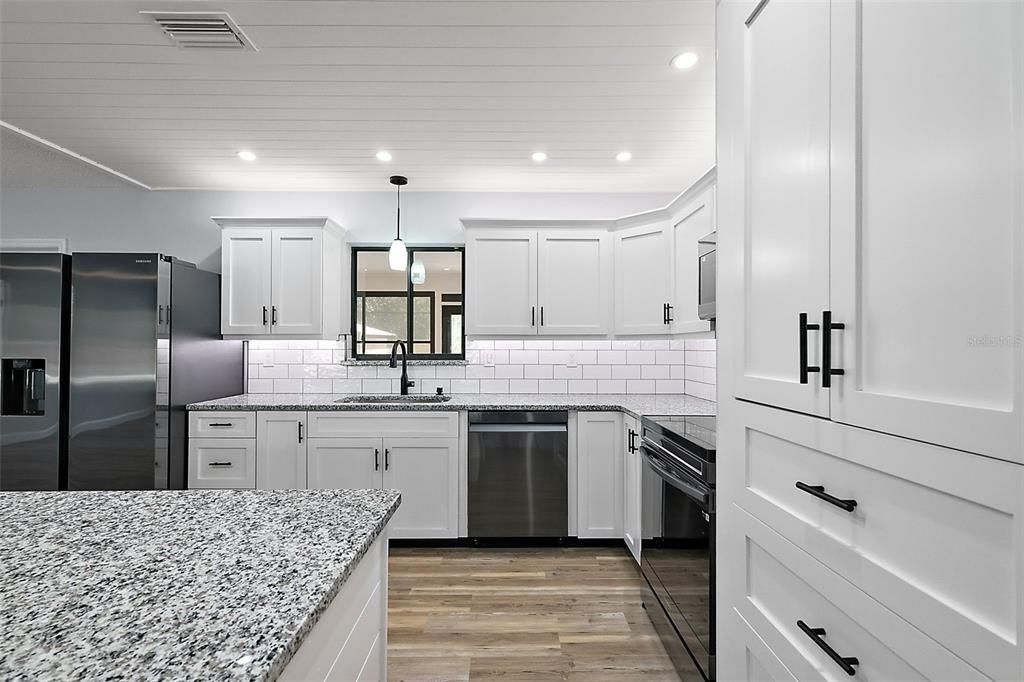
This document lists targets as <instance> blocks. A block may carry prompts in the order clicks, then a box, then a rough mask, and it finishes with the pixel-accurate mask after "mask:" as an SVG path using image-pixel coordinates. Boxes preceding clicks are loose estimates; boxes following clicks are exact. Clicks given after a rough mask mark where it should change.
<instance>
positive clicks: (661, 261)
mask: <svg viewBox="0 0 1024 682" xmlns="http://www.w3.org/2000/svg"><path fill="white" fill-rule="evenodd" d="M613 238H614V240H615V333H616V334H667V333H669V331H670V330H671V325H670V323H669V319H670V312H669V311H670V309H669V307H668V306H670V305H671V304H672V302H671V296H672V241H671V231H670V225H669V223H668V221H659V222H655V223H653V224H649V225H642V226H639V227H631V228H628V229H625V230H622V231H619V232H614V233H613ZM694 244H696V242H694Z"/></svg>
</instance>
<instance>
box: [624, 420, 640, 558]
mask: <svg viewBox="0 0 1024 682" xmlns="http://www.w3.org/2000/svg"><path fill="white" fill-rule="evenodd" d="M622 421H623V424H622V432H623V434H624V441H623V446H622V453H623V463H624V467H623V504H624V511H623V514H622V522H623V523H622V539H623V540H624V541H625V543H626V547H628V548H629V551H630V553H631V554H632V555H633V558H634V559H636V562H637V563H640V542H641V539H640V517H641V509H640V488H641V478H640V476H641V474H642V472H643V469H642V466H641V465H642V461H641V459H640V450H639V447H640V424H639V422H638V421H637V419H636V417H631V416H629V415H624V416H623V417H622ZM634 446H636V448H637V449H636V451H634V450H633V447H634Z"/></svg>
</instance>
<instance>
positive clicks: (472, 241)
mask: <svg viewBox="0 0 1024 682" xmlns="http://www.w3.org/2000/svg"><path fill="white" fill-rule="evenodd" d="M465 295H466V306H467V310H466V332H467V333H468V334H536V333H537V322H538V320H537V233H536V232H530V231H524V230H484V231H483V233H480V234H473V235H472V236H471V237H469V238H468V239H467V240H466V292H465Z"/></svg>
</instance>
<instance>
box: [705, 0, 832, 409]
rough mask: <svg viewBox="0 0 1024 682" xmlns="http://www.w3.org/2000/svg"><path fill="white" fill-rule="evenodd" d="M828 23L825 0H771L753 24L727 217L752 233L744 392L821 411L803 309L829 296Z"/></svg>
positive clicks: (743, 335) (744, 311) (823, 401)
mask: <svg viewBox="0 0 1024 682" xmlns="http://www.w3.org/2000/svg"><path fill="white" fill-rule="evenodd" d="M751 9H753V3H752V4H751ZM828 35H829V5H828V3H827V2H768V3H767V4H764V5H762V6H760V11H758V12H757V13H756V14H755V15H754V16H752V17H751V18H750V19H749V20H748V21H747V23H746V25H745V26H744V42H742V43H741V44H738V45H737V46H736V47H735V48H734V49H736V50H742V51H743V56H742V64H743V65H744V69H745V72H744V73H743V77H744V78H745V79H746V83H747V86H746V89H745V92H744V96H743V100H742V102H741V104H740V106H742V117H743V119H744V120H745V121H746V124H745V126H746V127H745V129H744V131H743V133H741V134H742V136H743V149H744V150H745V159H744V161H745V164H746V172H747V175H746V187H745V191H746V202H745V204H742V206H743V211H744V213H743V216H742V223H740V224H732V225H729V226H728V228H723V229H731V230H733V231H734V236H733V238H734V239H739V240H741V241H742V244H743V246H742V256H743V257H742V264H741V265H740V266H739V268H738V269H737V271H736V272H735V273H734V275H738V276H739V277H740V280H739V281H738V282H737V288H738V289H741V290H742V291H743V296H742V297H741V299H740V300H738V301H736V302H735V304H736V305H738V306H739V309H738V310H737V316H738V317H741V318H742V319H743V325H742V326H741V327H739V328H737V329H735V330H734V332H735V333H736V334H738V335H739V337H738V341H739V344H740V345H739V348H738V349H737V353H736V358H737V360H736V361H737V362H738V363H739V366H738V367H737V372H738V376H737V381H736V384H735V387H734V390H735V395H736V396H737V397H742V398H747V399H750V400H753V401H756V402H761V403H767V404H770V405H777V406H779V407H785V408H787V409H791V410H797V411H800V412H806V413H809V414H817V415H821V416H828V409H829V408H828V391H827V390H824V389H822V388H821V385H820V384H821V382H820V381H819V380H818V377H817V376H816V375H814V376H812V375H810V374H808V375H807V376H802V373H801V366H802V365H803V366H805V367H806V366H809V367H812V368H813V367H815V366H818V365H820V359H819V357H818V354H817V352H816V350H817V348H818V347H819V344H818V341H819V333H820V332H819V331H815V330H813V329H806V330H803V329H802V327H801V322H800V321H801V319H803V318H802V317H801V315H806V316H807V320H808V322H807V324H808V325H813V324H816V323H817V322H818V317H819V316H820V314H821V311H823V310H827V309H828V306H829V295H828V294H829V291H828V287H829V224H828V221H829V205H828V192H829V184H828V180H829V175H828V164H829V137H828V135H829V128H828V126H829V110H828V105H829V100H828V97H829V91H828V76H829V74H828V62H829V41H828ZM719 173H721V169H719ZM719 179H721V175H719ZM719 263H720V264H722V263H723V257H722V254H721V253H719ZM723 277H724V275H723V271H722V270H721V268H720V269H719V281H720V282H721V281H722V279H723ZM730 303H731V302H730V301H722V299H721V297H720V298H719V310H720V311H721V310H722V309H723V308H724V307H727V306H728V305H730ZM801 338H804V339H805V340H806V348H807V353H806V356H805V357H803V358H802V356H801V350H800V349H801V347H802V342H801ZM804 382H806V383H804Z"/></svg>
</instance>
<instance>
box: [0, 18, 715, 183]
mask: <svg viewBox="0 0 1024 682" xmlns="http://www.w3.org/2000/svg"><path fill="white" fill-rule="evenodd" d="M142 10H173V11H226V12H228V13H229V14H230V15H231V17H232V18H233V19H234V20H235V22H237V24H238V25H239V26H240V27H241V28H242V30H243V31H244V32H245V33H246V35H248V36H249V38H251V39H252V41H253V43H255V45H256V47H257V48H258V51H255V52H254V51H246V50H238V51H224V50H183V49H179V48H177V47H175V46H173V45H172V44H171V43H170V41H169V39H168V38H167V37H166V36H165V35H164V34H163V33H162V32H161V31H160V30H159V28H157V27H156V26H155V25H154V24H153V23H152V22H151V21H150V20H149V19H148V18H147V17H146V16H143V15H140V14H139V12H140V11H142ZM713 50H714V2H713V0H623V1H618V0H495V1H491V0H461V1H452V0H409V1H404V2H395V1H388V0H352V1H350V0H249V1H238V0H233V1H225V2H207V1H202V2H198V1H196V2H193V1H185V2H182V1H181V0H177V1H168V2H132V1H126V0H108V1H94V0H72V1H67V0H0V60H2V65H0V69H2V71H0V75H2V81H0V119H2V120H3V121H4V122H6V123H8V124H10V125H12V126H16V127H18V128H20V129H24V130H26V131H28V132H30V133H32V134H34V135H37V136H39V137H41V138H44V139H46V140H49V141H51V142H52V143H54V144H56V145H60V146H61V147H64V148H67V149H69V150H71V151H73V152H75V153H77V154H81V155H83V156H85V157H88V158H90V159H93V160H95V161H96V162H98V163H100V164H103V165H105V166H108V167H110V168H112V169H114V170H116V171H118V172H121V173H124V174H126V175H128V176H130V177H131V178H134V179H136V180H138V181H139V182H141V183H143V184H145V185H148V186H150V187H152V188H199V189H307V190H373V189H377V190H387V189H389V186H388V185H387V176H388V175H389V174H391V173H402V174H405V175H408V176H409V177H410V181H411V185H410V189H415V190H488V191H501V190H508V191H544V190H551V191H629V192H632V191H678V190H679V189H681V188H683V187H684V186H686V185H687V184H689V183H690V182H692V181H693V180H695V179H696V178H697V177H699V175H700V174H701V173H703V172H704V171H705V170H707V168H708V167H710V166H711V164H712V163H713V161H714V52H713ZM684 51H692V52H696V53H697V54H698V55H699V56H700V62H699V63H698V64H697V66H696V67H694V68H693V69H691V70H689V71H685V72H684V71H678V70H675V69H672V68H671V67H670V66H669V61H670V60H671V59H672V57H673V56H674V55H676V54H678V53H680V52H684ZM240 149H251V150H252V151H254V152H255V153H256V154H257V155H258V157H259V158H258V160H257V161H256V162H254V163H245V162H243V161H240V160H239V159H238V158H237V156H236V153H237V152H238V150H240ZM381 149H386V150H388V151H390V152H391V153H392V154H393V156H394V160H393V161H392V162H390V163H387V164H384V163H381V162H380V161H377V160H376V159H375V158H374V155H375V153H376V152H377V151H378V150H381ZM537 150H543V151H545V152H547V154H548V156H549V158H548V161H547V162H546V163H543V164H537V163H534V162H533V161H531V160H530V155H531V153H532V152H534V151H537ZM623 150H628V151H630V152H632V154H633V158H632V161H630V162H629V163H626V164H623V163H618V162H616V161H615V159H614V157H615V154H616V153H617V152H619V151H623Z"/></svg>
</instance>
